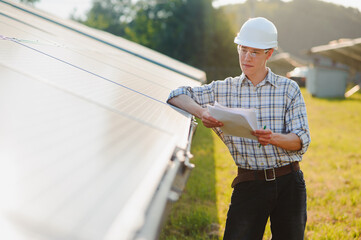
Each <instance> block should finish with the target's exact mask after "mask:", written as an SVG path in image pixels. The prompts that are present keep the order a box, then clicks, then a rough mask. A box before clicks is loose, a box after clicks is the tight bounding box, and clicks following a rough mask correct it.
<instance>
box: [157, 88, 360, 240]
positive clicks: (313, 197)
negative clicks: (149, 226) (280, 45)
mask: <svg viewBox="0 0 361 240" xmlns="http://www.w3.org/2000/svg"><path fill="white" fill-rule="evenodd" d="M302 91H303V95H304V98H305V101H306V105H307V113H308V118H309V124H310V131H311V138H312V142H311V145H310V147H309V149H308V151H307V153H306V154H305V156H304V158H303V161H302V163H301V168H302V170H303V172H304V174H305V179H306V185H307V195H308V221H307V226H306V239H337V240H342V239H345V240H346V239H347V240H349V239H361V140H360V138H361V94H360V93H357V94H354V95H353V96H352V97H350V98H349V99H319V98H313V97H312V96H310V94H309V93H308V92H307V91H305V90H304V89H302ZM192 153H193V155H194V156H195V157H194V159H193V160H192V162H193V163H195V165H196V168H195V169H194V170H193V172H192V174H191V177H190V179H189V181H188V183H187V186H186V189H185V191H184V193H183V195H182V197H181V199H180V200H179V201H178V202H177V203H176V204H175V205H174V206H173V208H172V212H171V215H170V216H169V218H168V221H167V223H166V225H165V226H164V229H163V231H162V233H161V237H160V239H164V240H168V239H181V240H183V239H192V240H193V239H222V236H223V231H224V225H225V220H226V214H227V210H228V204H229V202H230V196H231V194H232V188H231V187H230V184H231V182H232V180H233V178H234V176H235V174H236V167H235V164H234V162H233V160H232V158H231V156H230V154H229V152H228V150H227V148H226V147H225V145H224V144H223V143H222V142H221V141H220V140H219V139H218V137H217V136H216V135H215V134H214V133H213V132H212V131H211V130H209V129H207V128H205V127H203V126H202V124H201V123H200V124H199V126H198V129H197V132H196V134H195V136H194V139H193V144H192ZM270 236H271V233H270V230H269V225H267V227H266V231H265V236H264V239H270Z"/></svg>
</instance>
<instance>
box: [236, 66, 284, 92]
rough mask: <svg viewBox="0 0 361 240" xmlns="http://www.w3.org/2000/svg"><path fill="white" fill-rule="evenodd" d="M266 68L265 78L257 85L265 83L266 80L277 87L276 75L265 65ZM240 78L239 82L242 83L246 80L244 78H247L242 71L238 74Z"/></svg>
mask: <svg viewBox="0 0 361 240" xmlns="http://www.w3.org/2000/svg"><path fill="white" fill-rule="evenodd" d="M267 70H268V73H267V75H266V77H265V79H263V80H262V82H260V83H259V84H258V86H263V85H265V84H266V82H269V83H270V84H271V85H272V86H274V87H277V81H276V79H277V78H276V75H275V74H274V73H273V72H272V71H271V69H270V68H268V67H267ZM240 80H241V84H243V82H246V81H244V80H248V78H247V77H246V75H245V74H244V73H242V74H241V76H240Z"/></svg>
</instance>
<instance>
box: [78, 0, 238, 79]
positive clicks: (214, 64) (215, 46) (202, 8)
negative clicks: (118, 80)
mask: <svg viewBox="0 0 361 240" xmlns="http://www.w3.org/2000/svg"><path fill="white" fill-rule="evenodd" d="M78 21H79V20H78ZM81 22H82V23H84V24H86V25H88V26H91V27H95V28H98V29H102V30H105V31H108V32H111V33H113V34H115V35H118V36H122V37H124V38H126V39H129V40H131V41H134V42H137V43H139V44H142V45H144V46H147V47H150V48H152V49H154V50H156V51H159V52H161V53H164V54H166V55H168V56H170V57H172V58H175V59H178V60H180V61H182V62H185V63H187V64H189V65H192V66H194V67H197V68H200V69H202V70H204V71H206V73H207V78H208V79H223V78H224V77H225V76H230V75H237V74H240V69H239V64H238V56H237V52H236V47H235V45H234V44H233V39H234V31H233V30H232V29H231V25H230V24H229V22H228V19H227V18H225V17H224V14H223V13H222V11H221V10H220V9H215V8H213V7H212V0H166V1H165V0H138V1H135V2H134V1H131V0H95V1H93V7H92V8H91V9H90V11H89V12H88V13H87V15H86V20H85V21H81Z"/></svg>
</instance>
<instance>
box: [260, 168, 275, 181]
mask: <svg viewBox="0 0 361 240" xmlns="http://www.w3.org/2000/svg"><path fill="white" fill-rule="evenodd" d="M270 169H272V172H273V177H272V178H268V176H267V170H270ZM263 171H264V178H265V179H266V181H267V182H270V181H274V180H276V172H275V169H274V168H266V169H264V170H263Z"/></svg>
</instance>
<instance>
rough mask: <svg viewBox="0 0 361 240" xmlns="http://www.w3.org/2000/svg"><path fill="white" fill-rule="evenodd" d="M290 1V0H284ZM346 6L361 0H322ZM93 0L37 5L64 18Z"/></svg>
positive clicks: (223, 0)
mask: <svg viewBox="0 0 361 240" xmlns="http://www.w3.org/2000/svg"><path fill="white" fill-rule="evenodd" d="M284 1H290V0H284ZM322 1H324V2H331V3H335V4H338V5H343V6H345V7H354V8H358V9H359V10H360V11H361V0H347V1H346V0H322ZM243 2H245V0H214V2H213V6H215V7H218V6H221V5H225V4H232V3H243ZM91 3H92V0H61V1H60V0H40V2H38V3H36V4H35V7H37V8H40V9H42V10H45V11H47V12H50V13H52V14H54V15H57V16H59V17H62V18H69V16H70V14H71V13H75V16H83V15H84V13H85V12H86V11H87V10H88V9H89V8H90V7H91V5H92V4H91Z"/></svg>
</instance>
